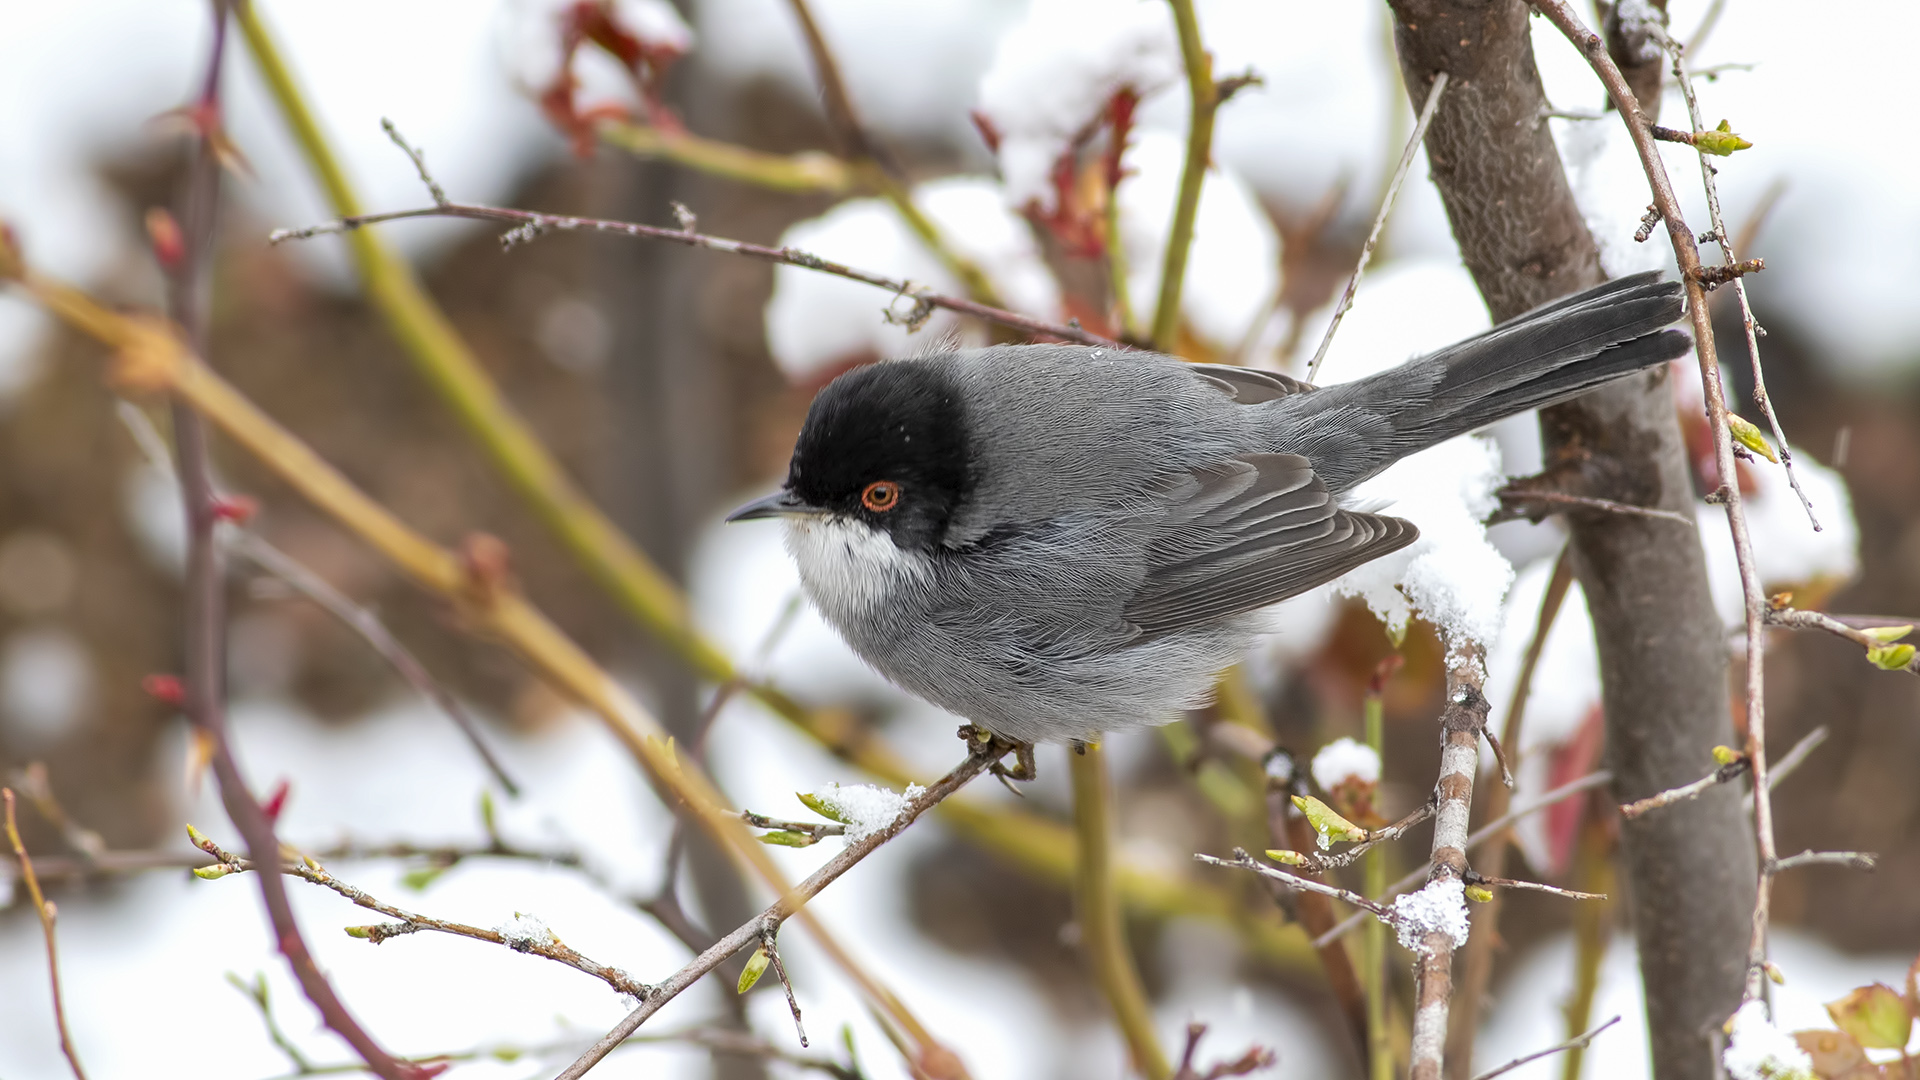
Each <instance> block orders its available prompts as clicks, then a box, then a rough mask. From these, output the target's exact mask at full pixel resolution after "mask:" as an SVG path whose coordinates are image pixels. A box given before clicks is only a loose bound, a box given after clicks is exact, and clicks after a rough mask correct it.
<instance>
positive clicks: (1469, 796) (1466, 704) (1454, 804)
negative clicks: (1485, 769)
mask: <svg viewBox="0 0 1920 1080" xmlns="http://www.w3.org/2000/svg"><path fill="white" fill-rule="evenodd" d="M1481 664H1482V659H1481V655H1480V650H1479V649H1478V648H1473V649H1471V650H1468V651H1466V652H1465V653H1464V654H1462V655H1457V656H1455V657H1454V658H1453V659H1452V660H1451V661H1450V662H1449V663H1448V665H1447V705H1446V708H1445V710H1444V711H1442V713H1441V714H1440V729H1441V732H1442V735H1441V743H1440V776H1439V779H1438V780H1436V781H1435V783H1434V801H1435V804H1436V805H1435V808H1434V822H1433V858H1432V860H1431V862H1432V869H1431V870H1430V871H1429V872H1428V874H1427V884H1429V885H1433V884H1437V883H1439V882H1443V881H1449V880H1453V881H1459V880H1463V879H1464V878H1465V876H1466V873H1467V824H1468V821H1469V819H1470V818H1471V817H1472V814H1473V774H1474V772H1475V771H1476V770H1477V769H1478V767H1479V764H1480V732H1481V731H1482V730H1484V729H1485V727H1486V723H1487V699H1486V697H1485V696H1483V695H1482V694H1481V692H1480V683H1481V679H1482V674H1481ZM1419 945H1420V948H1419V950H1418V954H1419V955H1418V958H1417V960H1416V961H1415V967H1414V987H1415V988H1414V1005H1413V1042H1412V1049H1411V1051H1410V1053H1411V1061H1412V1063H1411V1066H1410V1068H1409V1071H1408V1076H1409V1077H1410V1078H1411V1080H1440V1072H1441V1066H1442V1060H1443V1058H1444V1056H1445V1049H1446V1042H1447V1009H1448V1007H1449V1005H1450V1004H1451V1002H1452V999H1453V950H1454V942H1453V938H1452V937H1451V936H1449V935H1448V934H1447V933H1445V932H1444V931H1440V930H1430V931H1428V932H1427V933H1426V934H1425V935H1424V936H1423V937H1422V938H1421V940H1420V941H1419Z"/></svg>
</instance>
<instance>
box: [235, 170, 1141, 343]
mask: <svg viewBox="0 0 1920 1080" xmlns="http://www.w3.org/2000/svg"><path fill="white" fill-rule="evenodd" d="M431 217H452V218H467V219H471V220H475V221H505V222H513V223H514V224H515V226H516V227H515V228H513V229H510V230H508V231H507V232H506V233H503V234H502V235H501V237H500V240H501V243H502V244H504V245H505V246H507V247H512V246H513V245H514V244H517V243H523V242H525V241H528V240H531V239H533V238H534V237H536V236H539V235H540V234H542V233H546V232H573V231H584V232H602V233H612V234H614V235H618V236H631V237H637V238H642V239H648V240H665V241H668V242H670V243H675V244H681V245H684V246H686V247H697V248H707V249H708V250H711V251H722V252H726V253H728V254H731V255H743V256H745V257H747V258H749V259H758V260H760V261H762V262H771V263H780V264H782V265H786V266H798V267H802V268H804V269H807V270H817V271H819V272H821V273H823V274H833V275H834V276H836V277H843V278H847V279H849V280H851V281H858V282H863V283H865V284H868V285H873V286H875V287H877V288H881V289H885V290H887V291H888V292H891V293H893V294H895V295H896V296H898V297H900V298H901V299H906V300H911V301H912V302H913V307H912V309H911V310H909V311H908V313H906V314H904V315H889V317H890V318H892V319H894V320H895V321H896V322H903V323H908V324H911V323H913V322H914V321H915V319H916V318H920V319H924V318H925V316H924V315H918V314H917V313H918V312H920V311H926V312H928V313H931V311H932V310H933V309H934V308H943V309H945V310H947V311H952V312H955V313H957V314H961V315H971V316H973V317H974V318H977V319H985V320H986V321H988V322H993V323H999V324H1000V325H1002V326H1010V327H1012V328H1014V329H1015V330H1019V331H1022V332H1023V333H1028V334H1035V335H1044V336H1047V337H1053V338H1058V339H1059V340H1061V341H1071V342H1075V343H1077V344H1080V345H1099V346H1105V347H1109V348H1115V349H1118V348H1122V347H1123V346H1121V345H1120V343H1119V342H1117V341H1112V340H1109V339H1107V338H1103V337H1101V336H1100V335H1098V334H1094V333H1089V332H1088V331H1086V330H1083V329H1081V328H1080V327H1079V326H1076V325H1068V324H1061V323H1053V322H1048V321H1046V320H1045V319H1036V318H1033V317H1032V316H1029V315H1022V314H1020V313H1019V312H1016V311H1007V310H1004V309H1002V308H997V307H991V306H989V305H986V304H982V303H979V302H978V301H974V300H968V299H965V298H963V297H958V296H947V295H945V294H942V293H937V292H934V291H933V290H932V289H929V288H927V287H925V286H922V285H915V284H914V283H913V282H911V281H907V280H904V279H896V278H890V277H886V276H884V275H881V274H875V273H871V272H869V271H866V270H856V269H854V268H852V267H849V266H843V265H841V264H840V263H837V262H833V261H831V260H828V259H823V258H821V257H820V256H818V255H812V254H808V253H807V252H804V251H800V250H798V249H796V248H772V247H767V246H765V245H763V244H750V243H747V242H746V241H744V240H729V239H726V238H725V237H719V236H708V235H706V234H705V233H697V232H687V231H685V230H682V229H667V228H662V227H660V226H656V225H642V224H639V223H638V222H631V221H609V220H606V219H604V218H584V217H573V216H570V215H565V214H542V213H536V212H535V211H532V210H514V209H511V208H508V207H500V206H480V205H475V204H472V203H445V204H442V205H435V206H423V207H420V208H418V209H414V210H393V211H389V212H387V213H384V214H359V215H356V216H353V217H344V218H339V219H337V220H334V221H328V222H323V223H322V224H319V225H309V226H307V227H306V228H301V229H275V230H274V231H273V232H272V233H271V234H269V235H268V237H267V242H268V243H271V244H278V243H283V242H285V241H287V240H306V239H309V238H311V237H315V236H322V235H327V234H330V233H346V232H352V231H354V230H355V229H360V228H364V227H366V226H368V225H378V224H381V223H383V222H388V221H401V220H405V219H409V218H431Z"/></svg>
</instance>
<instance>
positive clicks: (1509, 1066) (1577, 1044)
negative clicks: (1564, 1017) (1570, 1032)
mask: <svg viewBox="0 0 1920 1080" xmlns="http://www.w3.org/2000/svg"><path fill="white" fill-rule="evenodd" d="M1619 1022H1620V1018H1619V1017H1617V1016H1616V1017H1614V1018H1613V1019H1611V1020H1609V1021H1607V1022H1606V1023H1604V1024H1601V1025H1600V1026H1599V1027H1597V1028H1594V1029H1593V1030H1592V1031H1589V1032H1587V1033H1586V1034H1585V1035H1581V1036H1579V1037H1578V1038H1573V1039H1568V1040H1567V1041H1566V1042H1563V1043H1560V1044H1559V1045H1557V1046H1549V1047H1547V1048H1546V1049H1545V1050H1536V1051H1534V1052H1533V1053H1531V1054H1528V1055H1526V1056H1525V1057H1518V1058H1514V1059H1513V1060H1512V1061H1509V1062H1507V1063H1506V1064H1505V1065H1502V1066H1500V1067H1499V1068H1497V1069H1488V1070H1487V1071H1486V1072H1483V1073H1481V1074H1480V1075H1479V1076H1476V1077H1474V1078H1473V1080H1493V1078H1494V1077H1496V1076H1500V1075H1502V1074H1504V1073H1510V1072H1512V1071H1513V1070H1515V1069H1517V1068H1519V1067H1520V1066H1522V1065H1525V1064H1526V1063H1527V1062H1529V1061H1538V1060H1540V1059H1541V1058H1543V1057H1551V1056H1553V1055H1554V1054H1558V1053H1562V1052H1564V1051H1567V1050H1573V1049H1576V1048H1579V1049H1584V1048H1586V1046H1587V1045H1588V1044H1590V1043H1592V1042H1593V1040H1594V1039H1595V1038H1597V1037H1599V1035H1600V1033H1601V1032H1603V1031H1605V1030H1607V1029H1608V1028H1610V1027H1612V1026H1613V1025H1615V1024H1617V1023H1619Z"/></svg>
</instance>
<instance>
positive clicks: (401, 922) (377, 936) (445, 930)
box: [188, 827, 648, 999]
mask: <svg viewBox="0 0 1920 1080" xmlns="http://www.w3.org/2000/svg"><path fill="white" fill-rule="evenodd" d="M188 833H189V835H191V837H192V839H193V843H194V846H195V847H197V848H199V849H200V850H202V851H204V852H206V853H207V854H209V855H211V856H213V857H214V860H215V861H214V864H213V865H212V866H210V867H204V868H201V869H198V870H195V871H194V875H195V876H196V877H201V878H207V879H213V878H220V877H225V876H226V875H228V874H237V873H244V872H246V871H249V870H255V871H257V870H258V869H259V868H260V867H259V864H258V863H257V862H255V861H254V860H252V859H246V858H242V857H241V856H239V855H235V854H234V853H232V852H230V851H227V850H225V849H224V848H222V847H220V846H219V845H218V844H216V843H214V842H213V841H212V840H209V839H208V838H206V837H205V836H202V835H201V834H200V833H199V831H198V830H196V829H193V828H192V827H189V828H188ZM280 872H281V873H282V874H286V875H288V876H290V877H297V878H299V879H300V880H302V881H305V882H308V883H310V884H313V885H319V886H321V887H322V888H326V889H331V890H333V891H334V892H336V893H339V894H340V895H341V896H344V897H346V898H347V899H348V900H351V901H353V903H355V904H357V905H359V906H360V907H363V908H366V909H367V910H369V911H377V912H379V913H380V914H382V915H385V916H386V917H388V918H389V919H394V920H397V921H395V922H390V923H375V924H372V925H368V926H350V927H348V928H347V936H348V937H356V938H360V939H361V940H363V941H371V942H373V943H374V944H375V945H378V944H380V943H381V942H384V941H386V940H387V939H388V938H396V937H401V936H403V935H406V934H417V933H419V932H421V931H423V930H433V931H436V932H438V933H442V934H452V935H454V936H456V937H466V938H473V939H474V940H475V941H486V942H491V943H493V944H495V945H504V946H506V947H507V948H509V949H512V950H513V951H514V952H519V953H527V954H530V955H533V956H541V957H545V958H546V959H548V960H552V961H554V962H556V963H560V964H565V965H566V966H568V967H570V968H573V969H574V970H576V971H583V972H586V973H587V974H588V975H591V976H593V977H594V978H596V979H599V980H600V981H602V982H604V983H606V984H607V985H608V986H611V987H613V988H614V989H615V990H617V991H619V992H620V993H622V994H626V995H628V996H629V997H633V998H637V999H644V998H645V997H646V996H647V989H648V988H647V986H646V984H644V983H641V982H636V981H635V980H634V979H633V978H632V977H631V976H629V975H628V974H627V973H626V972H624V971H621V970H620V969H619V968H616V967H610V966H608V965H606V964H601V963H597V962H595V961H593V960H590V959H588V958H587V957H585V956H582V955H580V953H579V952H578V951H576V950H575V949H573V948H572V947H571V946H569V945H567V944H566V943H565V942H563V941H561V940H560V939H559V937H557V936H556V935H554V934H553V933H552V932H551V931H549V930H547V929H546V928H545V927H544V926H530V927H529V928H528V929H527V930H526V931H525V932H510V933H503V932H501V931H499V930H488V929H485V928H483V927H478V926H468V925H467V924H465V923H457V922H450V921H448V920H446V919H436V918H434V917H433V916H431V915H418V914H415V913H413V912H411V911H407V910H405V909H403V908H398V907H395V906H393V905H392V904H389V903H386V902H384V901H382V900H380V899H378V898H376V897H374V896H373V895H371V894H369V893H368V892H367V891H366V890H364V889H359V888H356V887H354V886H352V885H349V884H347V883H346V882H344V881H341V880H340V879H339V878H336V877H334V876H333V875H332V874H330V873H328V872H327V870H326V868H325V867H323V866H322V865H320V862H319V860H317V859H313V858H310V857H304V856H303V857H302V858H300V859H299V860H297V861H288V862H283V863H281V864H280Z"/></svg>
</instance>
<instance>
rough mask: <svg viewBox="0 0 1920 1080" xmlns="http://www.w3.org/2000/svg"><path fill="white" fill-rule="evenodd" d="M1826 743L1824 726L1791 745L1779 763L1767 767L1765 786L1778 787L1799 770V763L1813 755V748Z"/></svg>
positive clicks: (1825, 726)
mask: <svg viewBox="0 0 1920 1080" xmlns="http://www.w3.org/2000/svg"><path fill="white" fill-rule="evenodd" d="M1826 741H1827V725H1825V724H1821V725H1820V726H1819V727H1817V728H1814V729H1813V730H1812V731H1809V732H1807V733H1806V734H1805V735H1803V736H1801V737H1800V741H1799V742H1797V743H1794V744H1793V749H1791V750H1789V751H1787V752H1786V754H1785V755H1784V756H1783V757H1781V759H1780V760H1779V761H1776V762H1774V763H1773V764H1772V765H1769V766H1767V786H1768V787H1779V786H1780V781H1782V780H1785V779H1786V778H1787V776H1788V775H1789V774H1791V773H1792V772H1793V770H1795V769H1797V768H1799V767H1800V763H1801V762H1803V761H1805V760H1807V756H1808V755H1809V754H1812V753H1813V751H1814V748H1815V747H1817V746H1819V745H1820V744H1821V743H1823V742H1826Z"/></svg>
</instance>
